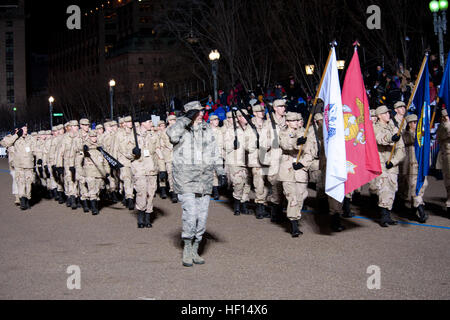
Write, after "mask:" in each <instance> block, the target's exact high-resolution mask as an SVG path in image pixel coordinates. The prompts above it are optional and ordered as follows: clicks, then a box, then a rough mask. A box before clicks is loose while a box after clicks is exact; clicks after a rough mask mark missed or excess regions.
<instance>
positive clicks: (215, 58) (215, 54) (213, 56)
mask: <svg viewBox="0 0 450 320" xmlns="http://www.w3.org/2000/svg"><path fill="white" fill-rule="evenodd" d="M219 59H220V53H219V51H217V50H212V51H211V52H210V54H209V60H210V61H211V64H212V74H213V78H214V103H215V102H217V98H218V96H217V72H218V69H219Z"/></svg>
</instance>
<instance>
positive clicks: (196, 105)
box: [184, 101, 204, 112]
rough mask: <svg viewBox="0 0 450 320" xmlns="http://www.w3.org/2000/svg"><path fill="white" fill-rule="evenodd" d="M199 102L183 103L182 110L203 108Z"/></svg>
mask: <svg viewBox="0 0 450 320" xmlns="http://www.w3.org/2000/svg"><path fill="white" fill-rule="evenodd" d="M203 109H204V108H203V107H202V105H201V103H200V102H199V101H192V102H189V103H188V104H185V105H184V112H188V111H189V110H203Z"/></svg>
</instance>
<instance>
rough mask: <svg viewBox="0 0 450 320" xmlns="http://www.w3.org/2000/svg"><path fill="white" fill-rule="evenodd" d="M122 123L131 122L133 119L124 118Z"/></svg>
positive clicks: (129, 117)
mask: <svg viewBox="0 0 450 320" xmlns="http://www.w3.org/2000/svg"><path fill="white" fill-rule="evenodd" d="M122 121H123V122H132V121H133V119H132V118H131V116H127V117H124V118H123V120H122Z"/></svg>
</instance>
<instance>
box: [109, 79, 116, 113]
mask: <svg viewBox="0 0 450 320" xmlns="http://www.w3.org/2000/svg"><path fill="white" fill-rule="evenodd" d="M115 86H116V81H115V80H114V79H111V80H110V81H109V102H110V105H111V120H113V119H114V87H115Z"/></svg>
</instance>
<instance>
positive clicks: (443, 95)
mask: <svg viewBox="0 0 450 320" xmlns="http://www.w3.org/2000/svg"><path fill="white" fill-rule="evenodd" d="M448 54H449V55H448V56H447V65H446V66H445V71H444V76H443V77H442V81H441V88H440V89H439V99H440V100H441V101H443V102H444V104H445V107H446V108H447V112H448V114H450V106H449V102H450V101H449V100H450V60H449V59H448V57H450V52H449V53H448Z"/></svg>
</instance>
